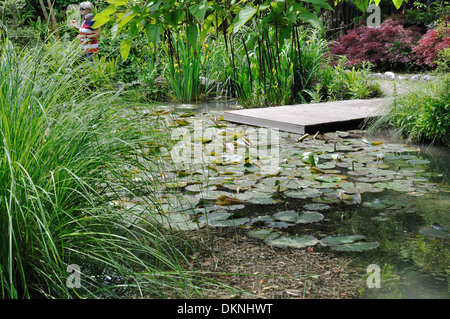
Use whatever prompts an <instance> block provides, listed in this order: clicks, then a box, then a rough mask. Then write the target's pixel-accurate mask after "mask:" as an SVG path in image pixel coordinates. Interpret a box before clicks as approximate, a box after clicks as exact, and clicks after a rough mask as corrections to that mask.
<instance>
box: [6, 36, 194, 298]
mask: <svg viewBox="0 0 450 319" xmlns="http://www.w3.org/2000/svg"><path fill="white" fill-rule="evenodd" d="M72 49H73V48H72ZM70 52H75V51H74V50H71V48H67V46H65V47H64V48H63V46H62V45H61V44H56V45H54V46H51V47H47V48H37V49H30V50H29V51H27V52H20V53H17V51H16V49H15V48H14V47H13V46H12V44H11V43H10V42H9V41H5V42H4V43H3V45H2V47H1V48H0V284H1V285H0V297H1V298H2V299H9V298H33V297H45V298H72V297H83V298H84V297H91V298H97V297H117V296H124V295H133V296H151V297H164V296H165V294H166V293H169V292H171V291H175V293H176V295H184V294H185V292H187V291H188V290H189V291H191V290H190V287H192V285H191V281H190V279H189V276H187V275H186V272H185V271H184V269H183V268H182V266H181V264H182V263H183V260H184V255H183V254H182V253H180V251H179V250H178V249H177V248H176V246H175V242H177V238H176V236H175V235H174V234H172V233H169V232H168V231H166V230H161V229H160V227H159V226H158V224H157V223H155V222H154V218H152V217H153V215H154V211H155V209H153V208H151V207H152V205H153V203H154V201H155V200H154V198H152V187H153V185H152V183H153V182H148V183H147V184H145V185H144V186H145V187H144V186H142V185H141V186H140V188H139V189H140V193H139V194H137V191H136V189H137V187H135V186H136V185H135V184H134V182H133V180H132V179H131V178H130V177H127V174H124V173H125V172H128V171H131V170H132V169H136V168H138V169H144V168H143V167H142V166H139V165H140V164H139V163H140V162H142V159H139V158H138V154H139V152H138V150H139V147H141V146H142V145H144V144H145V142H149V141H150V140H152V139H155V138H158V137H156V136H155V135H154V134H153V135H152V134H151V129H148V130H144V128H145V127H144V126H141V127H140V131H139V130H137V129H135V128H133V127H131V126H130V125H137V124H136V122H135V121H129V120H128V119H124V118H122V117H121V116H119V115H120V114H122V113H124V112H125V109H124V108H122V109H121V108H120V107H119V106H117V105H120V103H119V102H120V100H117V99H118V97H117V96H114V95H111V94H108V93H102V94H93V95H91V94H88V91H85V90H83V87H84V88H85V85H87V84H89V83H88V79H89V78H88V76H87V75H83V74H86V70H88V69H89V65H87V64H81V65H80V66H78V67H77V66H75V64H74V59H75V57H74V55H73V54H70ZM80 67H83V68H84V70H81V68H80ZM87 73H88V72H87ZM127 123H128V124H127ZM149 127H151V126H149ZM144 136H147V137H144ZM143 143H144V144H143ZM125 155H126V156H125ZM151 173H152V172H151V171H150V172H149V174H151ZM149 180H150V181H151V180H152V179H149ZM143 188H145V189H146V191H145V192H143V191H142V189H143ZM106 192H109V193H110V195H109V196H115V197H116V198H118V200H119V201H125V199H124V197H125V198H133V197H136V196H140V198H141V203H142V204H141V205H140V209H139V210H137V212H139V213H135V212H136V210H131V209H125V208H124V207H122V208H121V209H119V208H117V207H114V206H112V205H110V201H109V200H108V198H106V197H105V196H106V195H105V194H106ZM146 194H147V195H146ZM130 213H132V214H131V216H132V217H133V218H132V219H131V220H132V222H130V219H129V218H128V219H125V217H124V216H125V215H126V214H128V215H130ZM180 247H182V246H180Z"/></svg>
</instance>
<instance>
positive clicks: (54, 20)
mask: <svg viewBox="0 0 450 319" xmlns="http://www.w3.org/2000/svg"><path fill="white" fill-rule="evenodd" d="M47 3H48V6H49V8H50V16H51V18H52V22H53V28H54V29H55V34H56V39H57V40H59V31H58V23H57V22H56V17H55V13H54V12H53V6H52V3H51V1H50V0H47Z"/></svg>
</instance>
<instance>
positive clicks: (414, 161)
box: [406, 159, 430, 165]
mask: <svg viewBox="0 0 450 319" xmlns="http://www.w3.org/2000/svg"><path fill="white" fill-rule="evenodd" d="M406 162H407V163H408V164H411V165H425V164H430V161H429V160H425V159H411V160H407V161H406Z"/></svg>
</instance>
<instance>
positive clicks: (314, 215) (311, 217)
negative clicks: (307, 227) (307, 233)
mask: <svg viewBox="0 0 450 319" xmlns="http://www.w3.org/2000/svg"><path fill="white" fill-rule="evenodd" d="M323 218H324V216H323V215H322V214H321V213H319V212H304V213H303V214H301V215H300V217H299V218H298V219H297V223H301V224H309V223H315V222H318V221H321V220H322V219H323Z"/></svg>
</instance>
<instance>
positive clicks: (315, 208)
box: [303, 203, 331, 210]
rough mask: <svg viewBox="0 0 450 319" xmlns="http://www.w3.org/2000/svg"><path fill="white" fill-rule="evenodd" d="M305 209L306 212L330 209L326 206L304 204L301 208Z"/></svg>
mask: <svg viewBox="0 0 450 319" xmlns="http://www.w3.org/2000/svg"><path fill="white" fill-rule="evenodd" d="M303 207H304V208H305V209H307V210H326V209H330V208H331V207H330V206H329V205H327V204H319V203H316V204H306V205H304V206H303Z"/></svg>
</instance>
